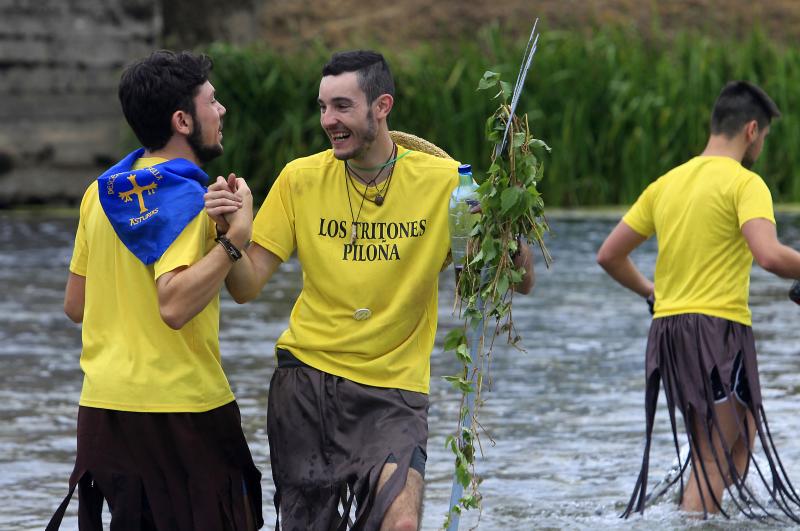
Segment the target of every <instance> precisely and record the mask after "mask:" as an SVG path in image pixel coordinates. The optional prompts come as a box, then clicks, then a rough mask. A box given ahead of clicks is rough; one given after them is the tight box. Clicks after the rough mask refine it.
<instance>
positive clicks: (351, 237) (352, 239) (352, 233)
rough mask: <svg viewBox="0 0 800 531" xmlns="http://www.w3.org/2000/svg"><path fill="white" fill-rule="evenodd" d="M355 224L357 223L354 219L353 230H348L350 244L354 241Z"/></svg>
mask: <svg viewBox="0 0 800 531" xmlns="http://www.w3.org/2000/svg"><path fill="white" fill-rule="evenodd" d="M357 225H358V222H356V221H354V222H353V230H352V231H350V243H351V244H353V243H356V226H357Z"/></svg>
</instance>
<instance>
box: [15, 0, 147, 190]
mask: <svg viewBox="0 0 800 531" xmlns="http://www.w3.org/2000/svg"><path fill="white" fill-rule="evenodd" d="M160 13H161V11H160V9H159V6H158V1H157V0H0V206H8V205H13V204H21V203H43V202H46V203H51V204H52V203H60V204H76V202H77V201H79V200H80V196H81V194H82V192H83V189H84V188H85V186H86V184H88V183H89V182H90V181H91V180H92V179H94V178H95V177H97V175H99V173H101V172H102V171H103V170H104V169H105V167H107V165H108V163H109V162H112V161H114V160H116V159H117V158H119V156H120V154H121V152H122V139H121V134H122V132H123V131H124V130H125V128H124V127H123V123H124V118H123V117H122V112H121V111H120V107H119V103H118V101H117V96H116V89H117V84H118V81H119V75H120V72H121V70H122V68H123V67H124V66H125V65H126V64H127V63H128V62H130V61H131V60H133V59H136V58H138V57H141V56H144V55H146V54H147V53H149V51H150V50H152V49H153V48H155V47H156V43H157V42H158V40H159V36H160V34H161V14H160Z"/></svg>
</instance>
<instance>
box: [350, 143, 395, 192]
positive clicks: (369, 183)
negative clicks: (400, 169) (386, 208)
mask: <svg viewBox="0 0 800 531" xmlns="http://www.w3.org/2000/svg"><path fill="white" fill-rule="evenodd" d="M396 154H397V144H394V143H393V146H392V154H391V155H390V156H389V160H388V161H387V164H384V165H383V166H382V167H381V169H380V170H379V171H378V173H377V174H376V175H375V177H373V178H372V179H371V180H370V181H367V180H366V179H364V178H363V177H362V176H361V175H359V174H358V172H356V171H355V169H353V167H352V166H351V165H350V164H349V163H348V161H345V173H346V174H347V176H348V177H349V179H352V175H350V174H351V173H352V174H354V175H355V176H356V177H358V179H359V180H360V181H361V182H363V183H365V185H366V187H367V189H366V190H365V192H361V190H359V189H358V187H356V185H355V183H353V188H354V189H355V190H356V192H358V193H359V194H361V197H362V198H365V199H369V200H370V201H372V202H373V203H375V204H376V205H377V206H381V205H382V204H383V202H384V200H385V199H386V193H387V192H388V191H389V185H390V184H391V182H392V176H393V175H394V162H396V161H397V160H399V159H400V158H402V156H405V155H406V154H408V151H407V152H406V153H403V155H402V156H401V157H396V156H395V155H396ZM387 165H391V166H390V168H389V175H388V176H387V177H386V181H385V182H384V183H383V186H382V187H380V188H378V186H377V185H375V184H374V183H375V181H376V180H378V177H380V175H381V173H382V172H383V170H384V169H385V168H386V167H387ZM370 186H375V198H374V199H372V198H367V193H368V192H369V187H370ZM348 193H350V192H349V190H348Z"/></svg>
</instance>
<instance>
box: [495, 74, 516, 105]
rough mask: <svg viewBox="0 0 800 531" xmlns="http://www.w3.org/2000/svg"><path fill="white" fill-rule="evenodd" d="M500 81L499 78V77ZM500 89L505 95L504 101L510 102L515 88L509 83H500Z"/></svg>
mask: <svg viewBox="0 0 800 531" xmlns="http://www.w3.org/2000/svg"><path fill="white" fill-rule="evenodd" d="M498 79H499V77H498ZM500 89H501V93H502V94H503V101H508V100H510V99H511V96H513V95H514V87H512V86H511V83H509V82H508V81H500Z"/></svg>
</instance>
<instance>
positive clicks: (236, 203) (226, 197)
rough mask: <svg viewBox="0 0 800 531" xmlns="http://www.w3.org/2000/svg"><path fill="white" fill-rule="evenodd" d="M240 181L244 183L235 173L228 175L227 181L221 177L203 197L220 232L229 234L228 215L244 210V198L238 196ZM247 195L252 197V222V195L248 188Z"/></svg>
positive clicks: (209, 213)
mask: <svg viewBox="0 0 800 531" xmlns="http://www.w3.org/2000/svg"><path fill="white" fill-rule="evenodd" d="M240 181H241V182H242V183H244V179H241V178H237V177H236V174H235V173H231V174H230V175H228V179H227V180H226V179H225V178H224V177H222V176H221V175H220V176H218V177H217V180H216V182H214V183H213V184H212V185H211V186H209V187H208V191H207V192H206V194H205V195H204V196H203V199H205V204H206V212H208V215H209V217H210V218H211V219H213V220H214V223H216V224H217V229H218V230H219V231H220V232H228V228H229V223H228V215H229V214H233V213H234V212H236V211H237V210H239V209H240V208H242V197H241V196H237V195H236V191H237V189H238V186H239V182H240ZM245 188H247V184H245ZM247 195H249V196H250V203H251V215H250V219H251V220H252V217H253V216H252V195H250V189H249V188H247Z"/></svg>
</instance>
